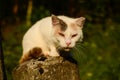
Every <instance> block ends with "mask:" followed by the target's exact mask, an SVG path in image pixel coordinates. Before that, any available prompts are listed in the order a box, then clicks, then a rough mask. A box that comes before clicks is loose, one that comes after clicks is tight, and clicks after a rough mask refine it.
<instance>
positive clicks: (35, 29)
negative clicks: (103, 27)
mask: <svg viewBox="0 0 120 80" xmlns="http://www.w3.org/2000/svg"><path fill="white" fill-rule="evenodd" d="M58 17H59V18H60V19H62V20H63V21H65V23H66V24H67V25H68V26H70V24H71V23H74V22H75V20H76V19H73V18H69V17H66V16H58ZM75 33H77V34H78V35H77V36H76V37H75V38H74V39H72V38H71V37H70V35H71V34H75ZM64 34H65V38H63V37H60V36H56V37H55V35H54V29H53V26H52V20H51V17H47V18H43V19H42V20H40V21H38V22H37V23H35V24H34V25H33V26H32V27H31V28H30V29H29V30H28V31H27V32H26V33H25V35H24V37H23V42H22V46H23V56H24V55H25V54H27V53H28V52H29V50H31V49H33V48H34V47H40V48H41V49H42V53H43V54H44V55H49V56H59V54H58V52H57V49H56V46H57V45H60V46H62V47H66V42H71V44H70V47H74V46H75V42H76V41H78V39H79V38H80V37H82V36H83V34H82V29H81V28H80V27H78V29H77V30H76V31H74V30H73V29H72V28H71V27H68V28H67V30H66V31H65V32H64ZM57 39H59V41H60V43H58V41H57Z"/></svg>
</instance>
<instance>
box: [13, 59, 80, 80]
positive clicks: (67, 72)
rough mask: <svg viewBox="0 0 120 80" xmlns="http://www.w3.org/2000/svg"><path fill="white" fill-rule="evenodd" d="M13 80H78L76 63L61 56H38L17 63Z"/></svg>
mask: <svg viewBox="0 0 120 80" xmlns="http://www.w3.org/2000/svg"><path fill="white" fill-rule="evenodd" d="M13 80H80V79H79V72H78V68H77V65H76V64H75V63H72V62H70V61H68V60H65V59H64V58H63V57H49V58H45V57H40V58H39V59H36V60H35V59H32V60H30V61H27V62H24V63H22V64H20V65H18V66H17V67H16V68H14V70H13Z"/></svg>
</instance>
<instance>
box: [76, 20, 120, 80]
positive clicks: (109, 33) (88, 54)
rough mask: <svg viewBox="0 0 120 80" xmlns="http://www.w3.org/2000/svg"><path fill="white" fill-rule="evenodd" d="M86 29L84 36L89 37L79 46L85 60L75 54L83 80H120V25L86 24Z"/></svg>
mask: <svg viewBox="0 0 120 80" xmlns="http://www.w3.org/2000/svg"><path fill="white" fill-rule="evenodd" d="M103 26H104V27H105V28H106V29H103V28H102V27H103ZM85 27H86V28H85V29H84V34H86V35H87V36H88V37H87V36H85V39H86V40H85V41H84V42H83V44H82V46H81V45H79V46H78V49H79V51H80V52H81V50H82V52H81V53H82V54H85V55H84V56H85V58H84V56H83V55H81V54H80V55H76V54H77V53H78V52H76V53H75V58H76V59H77V61H78V62H79V68H80V76H81V80H120V72H119V71H120V63H119V62H120V50H119V45H120V42H119V40H120V37H119V34H120V31H119V29H120V25H119V24H117V23H113V22H111V23H109V24H97V25H95V24H91V23H86V25H85ZM80 47H84V48H80ZM78 56H81V57H78Z"/></svg>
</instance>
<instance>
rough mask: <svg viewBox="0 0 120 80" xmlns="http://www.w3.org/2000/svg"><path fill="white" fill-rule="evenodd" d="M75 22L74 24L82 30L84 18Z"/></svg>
mask: <svg viewBox="0 0 120 80" xmlns="http://www.w3.org/2000/svg"><path fill="white" fill-rule="evenodd" d="M75 22H76V24H77V25H78V26H80V27H81V28H83V25H84V23H85V18H84V17H80V18H77V19H76V21H75Z"/></svg>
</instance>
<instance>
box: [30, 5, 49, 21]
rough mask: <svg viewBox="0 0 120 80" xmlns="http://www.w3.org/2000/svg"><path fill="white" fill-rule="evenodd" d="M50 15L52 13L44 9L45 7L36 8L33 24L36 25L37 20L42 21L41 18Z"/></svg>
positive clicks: (33, 13)
mask: <svg viewBox="0 0 120 80" xmlns="http://www.w3.org/2000/svg"><path fill="white" fill-rule="evenodd" d="M48 15H50V12H49V11H48V10H47V9H45V8H44V6H40V7H38V8H34V9H33V12H32V18H31V21H32V23H35V22H36V21H37V20H40V19H41V18H43V17H45V16H48Z"/></svg>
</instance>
